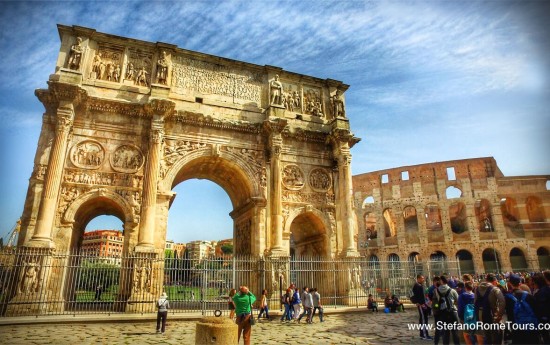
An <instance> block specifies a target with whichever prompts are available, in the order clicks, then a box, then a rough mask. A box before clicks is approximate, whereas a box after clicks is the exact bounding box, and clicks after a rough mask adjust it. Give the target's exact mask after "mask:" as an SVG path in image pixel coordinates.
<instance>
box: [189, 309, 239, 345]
mask: <svg viewBox="0 0 550 345" xmlns="http://www.w3.org/2000/svg"><path fill="white" fill-rule="evenodd" d="M237 332H238V326H237V324H235V322H233V321H231V319H229V318H227V317H214V316H207V317H203V318H202V319H201V320H200V321H199V322H197V327H196V328H195V345H207V344H208V345H209V344H219V345H237V344H238V341H237V340H238V333H237Z"/></svg>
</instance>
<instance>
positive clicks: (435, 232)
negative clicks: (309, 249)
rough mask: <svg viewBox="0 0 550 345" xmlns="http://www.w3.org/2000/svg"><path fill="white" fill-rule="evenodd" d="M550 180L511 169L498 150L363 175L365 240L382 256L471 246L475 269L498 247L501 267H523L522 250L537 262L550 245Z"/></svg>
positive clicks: (368, 250)
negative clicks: (504, 167) (505, 170)
mask: <svg viewBox="0 0 550 345" xmlns="http://www.w3.org/2000/svg"><path fill="white" fill-rule="evenodd" d="M549 180H550V176H526V177H505V176H504V175H503V174H502V172H501V171H500V169H499V168H498V165H497V163H496V161H495V160H494V159H493V158H492V157H485V158H475V159H464V160H455V161H447V162H438V163H430V164H421V165H415V166H405V167H398V168H392V169H387V170H381V171H376V172H371V173H366V174H360V175H356V176H354V177H353V190H354V201H355V206H356V212H357V218H358V222H359V230H358V233H357V234H356V236H357V241H358V248H359V249H360V250H361V252H362V253H363V254H366V255H376V256H377V257H378V259H379V260H381V261H382V260H387V259H388V256H389V255H390V254H397V255H398V256H399V257H400V259H401V260H407V259H409V258H412V257H415V256H416V258H417V259H420V260H429V259H430V257H432V258H433V257H441V256H443V255H444V256H446V257H447V258H450V259H453V260H454V259H455V258H456V257H457V255H458V257H459V258H461V259H464V258H467V257H468V256H469V254H471V257H472V258H471V261H472V264H473V268H475V270H476V272H484V271H486V270H489V268H490V266H486V265H485V264H484V259H483V257H485V260H486V261H489V259H488V257H489V256H491V255H493V256H494V254H495V252H496V254H497V256H498V257H499V265H500V267H499V270H501V271H503V270H504V271H508V270H511V269H512V268H513V267H512V266H514V267H516V268H517V267H518V265H521V260H520V258H519V257H517V255H518V253H519V254H523V256H524V257H525V263H526V265H527V266H528V267H529V268H538V266H539V257H538V256H537V251H538V252H539V254H541V253H542V254H541V255H543V256H544V255H545V254H544V253H545V251H546V252H547V251H548V250H550V191H548V189H547V183H548V182H547V181H549ZM453 189H454V194H453ZM369 238H370V240H369ZM366 243H368V244H367V245H366ZM514 248H515V249H514ZM518 250H519V251H518ZM464 251H467V252H464ZM543 260H545V259H543Z"/></svg>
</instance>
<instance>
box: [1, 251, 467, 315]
mask: <svg viewBox="0 0 550 345" xmlns="http://www.w3.org/2000/svg"><path fill="white" fill-rule="evenodd" d="M419 273H421V274H424V275H426V276H431V275H434V274H442V273H447V274H451V275H460V273H461V272H460V265H459V263H458V262H457V261H448V260H438V261H429V262H424V263H423V262H405V261H387V262H386V261H376V260H374V261H373V260H372V259H370V258H367V257H352V258H334V259H332V258H315V257H270V256H269V257H264V256H260V257H252V256H226V257H214V256H208V257H202V258H188V257H186V258H172V257H164V253H156V254H151V253H150V254H148V255H143V254H135V255H128V256H124V257H97V256H88V255H84V254H79V253H56V252H49V251H45V250H29V249H25V250H23V249H13V248H12V249H7V250H4V251H1V252H0V315H1V316H18V315H37V316H38V315H61V314H67V315H72V314H94V313H102V314H105V313H109V314H110V313H149V312H153V311H154V310H155V309H154V308H155V301H156V300H157V299H158V298H159V296H160V294H161V293H162V292H166V293H167V294H168V299H169V301H170V307H171V309H170V312H172V313H197V312H200V313H201V314H203V315H211V314H214V311H216V310H220V311H222V313H228V303H227V301H228V293H229V291H230V290H231V289H232V288H237V289H238V287H239V286H241V285H247V286H248V287H249V288H250V289H251V291H252V292H253V293H254V294H255V295H256V296H257V297H259V296H260V294H261V292H262V290H263V289H266V290H267V291H268V301H269V304H270V307H271V309H279V308H280V307H281V306H280V295H281V294H282V293H283V292H284V291H285V290H286V289H287V287H288V286H289V285H290V283H295V284H296V286H297V287H299V288H302V287H305V286H307V287H310V288H312V287H315V288H317V289H318V291H319V293H320V295H321V302H322V304H323V305H324V307H325V308H338V307H343V306H346V307H349V306H356V307H359V306H365V305H366V304H367V298H368V295H369V294H372V295H373V296H374V297H375V298H376V299H378V300H382V299H383V298H384V297H385V296H386V294H395V295H397V296H399V297H400V298H401V299H405V300H406V299H408V295H409V290H410V288H411V287H412V285H413V284H414V281H415V277H416V275H417V274H419Z"/></svg>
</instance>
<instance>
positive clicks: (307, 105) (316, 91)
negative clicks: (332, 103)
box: [304, 86, 323, 117]
mask: <svg viewBox="0 0 550 345" xmlns="http://www.w3.org/2000/svg"><path fill="white" fill-rule="evenodd" d="M304 113H306V114H309V115H314V116H319V117H322V116H323V107H322V100H321V89H320V88H318V87H310V86H304Z"/></svg>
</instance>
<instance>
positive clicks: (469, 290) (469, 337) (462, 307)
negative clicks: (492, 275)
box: [458, 281, 475, 345]
mask: <svg viewBox="0 0 550 345" xmlns="http://www.w3.org/2000/svg"><path fill="white" fill-rule="evenodd" d="M463 284H464V283H463ZM473 289H474V286H473V284H472V282H471V281H468V282H466V283H465V284H464V290H463V291H462V293H461V294H459V295H458V318H459V320H460V321H461V322H462V323H465V320H464V313H465V311H466V309H467V308H468V309H471V308H473V307H474V298H475V295H474V293H473ZM471 317H472V318H473V319H472V320H468V321H469V324H471V323H472V322H475V312H474V313H473V314H472V315H471ZM463 334H464V341H465V342H466V344H467V345H473V342H474V339H475V335H474V330H464V332H463Z"/></svg>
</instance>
